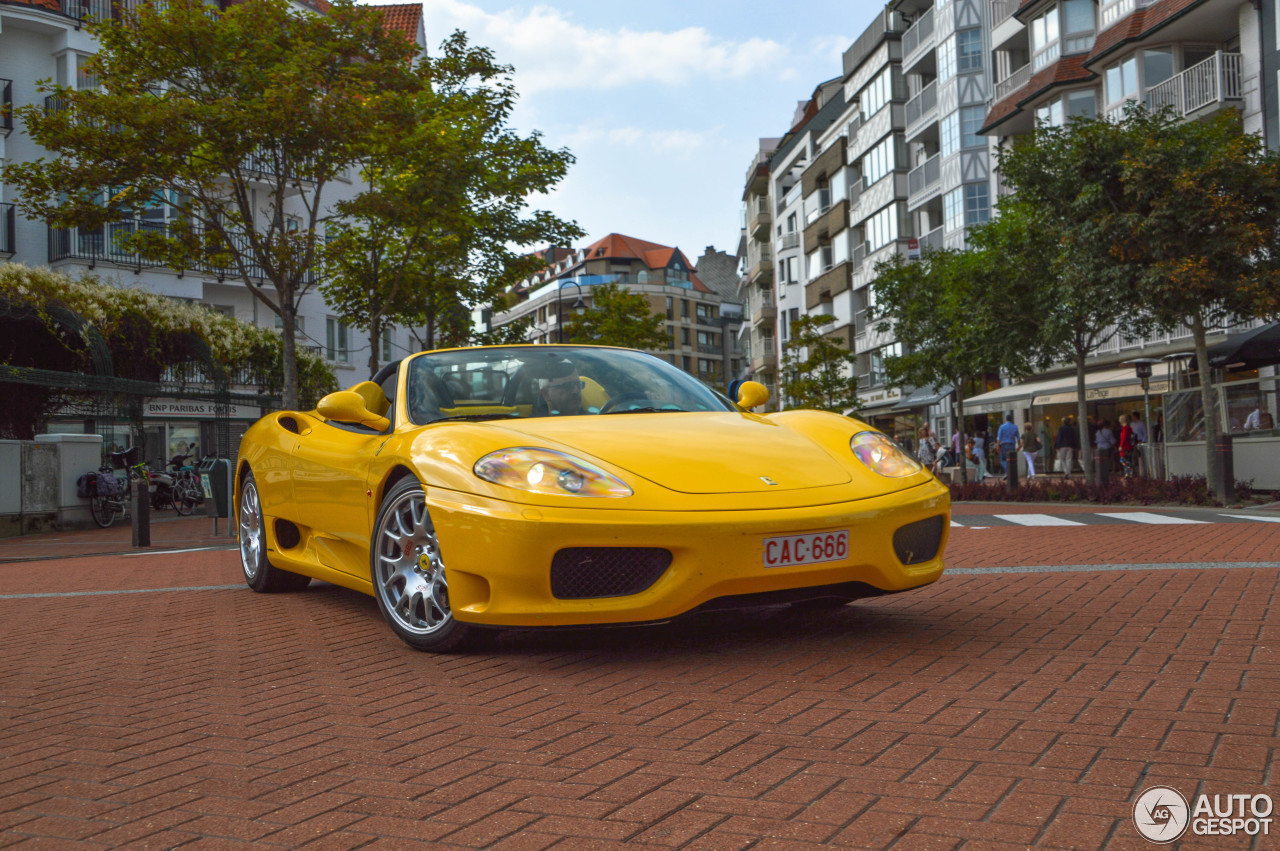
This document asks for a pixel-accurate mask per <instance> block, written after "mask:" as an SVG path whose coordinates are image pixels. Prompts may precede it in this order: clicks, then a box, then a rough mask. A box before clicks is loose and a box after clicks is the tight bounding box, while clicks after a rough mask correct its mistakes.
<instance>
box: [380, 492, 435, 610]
mask: <svg viewBox="0 0 1280 851" xmlns="http://www.w3.org/2000/svg"><path fill="white" fill-rule="evenodd" d="M374 541H375V542H376V543H375V546H376V547H377V550H376V552H375V556H374V558H375V561H374V565H375V567H374V571H375V576H374V585H375V586H376V589H375V590H376V591H377V593H378V595H379V596H380V597H381V598H382V603H383V606H384V608H385V609H386V611H387V612H389V613H390V615H391V617H393V618H395V621H396V623H397V624H398V625H399V626H400V627H401V628H402V629H404V630H405V631H406V632H409V633H412V634H414V635H431V634H433V633H436V632H439V631H440V630H441V629H443V628H444V627H445V626H447V625H448V624H449V623H450V622H451V621H452V620H453V615H452V614H451V613H450V611H449V586H448V583H447V581H446V580H445V571H444V562H443V561H442V560H441V558H440V545H439V542H437V540H436V530H435V527H434V526H433V525H432V524H431V517H430V515H429V514H428V513H427V501H426V498H425V497H424V496H423V494H422V491H420V490H412V491H408V492H406V493H404V494H401V495H400V496H399V497H398V498H397V499H396V501H395V502H394V503H392V504H391V505H390V506H388V507H387V508H386V510H385V511H384V512H383V513H382V522H381V523H380V524H379V526H378V530H377V532H376V533H375V535H374Z"/></svg>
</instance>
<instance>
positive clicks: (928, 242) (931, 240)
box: [920, 225, 946, 251]
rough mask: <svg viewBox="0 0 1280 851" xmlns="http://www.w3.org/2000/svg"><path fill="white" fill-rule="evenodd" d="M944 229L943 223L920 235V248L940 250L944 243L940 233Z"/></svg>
mask: <svg viewBox="0 0 1280 851" xmlns="http://www.w3.org/2000/svg"><path fill="white" fill-rule="evenodd" d="M944 230H946V227H945V226H944V225H939V226H938V227H936V228H934V229H933V230H931V231H929V232H928V233H926V234H925V235H924V236H922V237H920V250H921V251H924V250H925V249H929V250H931V251H941V250H942V249H943V248H944V247H945V245H946V243H945V242H943V239H942V233H943V231H944Z"/></svg>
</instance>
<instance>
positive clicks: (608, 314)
mask: <svg viewBox="0 0 1280 851" xmlns="http://www.w3.org/2000/svg"><path fill="white" fill-rule="evenodd" d="M590 295H591V306H590V307H588V308H587V310H586V312H584V313H582V314H572V315H571V316H570V318H569V321H568V322H567V323H565V326H566V327H565V337H566V340H565V342H569V343H593V344H595V345H598V346H621V347H624V348H629V349H669V348H670V347H671V337H670V336H669V335H668V334H667V331H666V326H665V322H666V317H665V316H664V315H663V314H661V313H653V312H652V307H651V306H650V304H649V299H648V298H646V297H645V296H644V295H642V294H640V293H633V292H631V291H630V290H628V289H626V288H624V287H622V286H621V285H619V284H615V283H609V284H598V285H596V286H593V287H591V288H590ZM567 309H568V308H567V305H566V310H567Z"/></svg>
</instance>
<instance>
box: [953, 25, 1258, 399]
mask: <svg viewBox="0 0 1280 851" xmlns="http://www.w3.org/2000/svg"><path fill="white" fill-rule="evenodd" d="M989 12H990V17H991V36H990V39H991V47H992V65H993V67H994V68H995V69H996V76H997V82H996V85H995V88H994V90H993V94H992V102H991V104H990V106H989V109H988V111H987V114H986V117H985V118H984V120H983V124H982V128H981V130H980V131H979V132H981V133H983V134H986V135H987V136H988V137H989V138H991V139H993V140H996V141H997V142H1005V141H1006V140H1008V139H1010V138H1011V137H1015V136H1018V135H1022V134H1026V133H1030V132H1031V131H1032V130H1033V129H1034V128H1035V127H1036V125H1037V124H1038V123H1047V124H1050V125H1054V126H1061V125H1063V124H1065V123H1066V122H1068V121H1070V120H1071V119H1072V118H1074V117H1077V116H1083V117H1093V116H1099V115H1102V116H1119V115H1121V114H1123V110H1124V108H1125V105H1126V104H1128V103H1130V102H1138V103H1142V104H1144V105H1146V106H1147V107H1148V108H1152V109H1159V108H1163V107H1169V108H1171V109H1172V110H1173V111H1174V113H1175V114H1176V115H1178V116H1180V117H1182V118H1184V119H1186V120H1196V119H1199V118H1203V117H1206V116H1209V115H1211V114H1213V113H1215V112H1217V111H1220V110H1224V109H1236V110H1239V111H1240V113H1241V116H1242V119H1243V124H1244V130H1245V132H1249V133H1259V134H1262V133H1264V131H1265V132H1266V134H1267V139H1268V141H1269V143H1270V144H1271V145H1272V146H1273V147H1274V146H1275V144H1276V130H1275V127H1276V124H1275V122H1276V113H1275V109H1274V104H1275V102H1276V93H1275V89H1276V87H1277V86H1280V79H1277V78H1276V76H1275V75H1274V74H1273V75H1272V76H1271V77H1270V78H1268V77H1267V74H1268V73H1269V71H1268V70H1267V68H1269V67H1272V66H1273V65H1274V48H1275V45H1276V43H1277V34H1276V32H1275V28H1276V22H1277V19H1276V13H1275V4H1274V3H1266V4H1260V5H1259V6H1255V5H1254V4H1253V3H1250V2H1238V0H1198V2H1195V0H1192V1H1191V2H1189V0H1101V2H1095V0H1027V2H1018V0H990V9H989ZM1264 57H1265V58H1266V59H1267V63H1266V66H1265V67H1264V61H1263V60H1264ZM1268 79H1270V80H1273V81H1274V83H1273V84H1272V85H1268ZM1267 104H1272V108H1271V109H1265V107H1266V105H1267ZM991 191H992V192H1004V191H1007V190H1006V189H1005V188H1004V187H1003V186H1002V185H1001V183H1000V178H999V175H998V174H993V176H992V183H991ZM1255 324H1257V323H1245V325H1244V326H1240V327H1249V326H1251V325H1255ZM1231 330H1240V328H1239V327H1237V328H1235V329H1232V328H1220V329H1216V332H1215V336H1213V337H1211V338H1210V341H1209V342H1210V343H1213V342H1214V341H1215V340H1219V339H1222V338H1223V337H1225V336H1226V335H1227V333H1228V332H1229V331H1231ZM1190 344H1191V334H1190V332H1189V331H1186V330H1175V331H1173V332H1162V333H1159V334H1155V335H1152V336H1149V337H1145V338H1143V337H1137V338H1130V337H1125V336H1123V335H1117V336H1114V337H1112V338H1111V339H1110V340H1109V341H1107V342H1106V343H1104V344H1103V345H1102V346H1101V347H1100V349H1099V350H1098V351H1097V352H1095V353H1094V354H1093V356H1092V357H1091V358H1090V362H1089V369H1090V372H1089V375H1088V377H1087V392H1088V393H1089V395H1090V400H1091V401H1090V406H1091V409H1093V408H1096V409H1097V410H1098V412H1099V414H1100V415H1102V416H1107V417H1109V418H1111V419H1114V417H1115V415H1116V413H1117V412H1119V411H1122V410H1126V409H1133V408H1136V407H1139V406H1140V405H1141V404H1142V402H1143V394H1142V388H1141V387H1140V386H1139V384H1138V382H1137V379H1136V378H1135V377H1134V370H1133V368H1132V367H1126V366H1124V365H1123V364H1124V363H1125V362H1126V361H1129V360H1132V359H1134V358H1139V357H1145V358H1157V359H1166V364H1164V365H1158V366H1157V368H1156V374H1155V376H1154V378H1153V379H1152V381H1151V383H1150V388H1149V389H1150V390H1151V392H1152V393H1153V394H1154V398H1155V401H1154V405H1155V410H1156V411H1157V412H1160V411H1161V407H1162V405H1161V395H1162V394H1163V393H1164V392H1165V391H1167V390H1172V389H1174V388H1175V387H1176V386H1177V383H1178V380H1177V371H1178V369H1177V368H1178V366H1179V365H1181V366H1185V365H1186V364H1187V362H1188V360H1189V354H1188V349H1189V347H1190ZM1267 370H1268V368H1264V370H1263V371H1264V372H1266V371H1267ZM1065 372H1066V367H1065V365H1064V366H1063V367H1062V368H1060V369H1057V370H1054V371H1053V372H1050V373H1046V374H1045V375H1041V376H1036V377H1034V378H1032V379H1030V380H1028V381H1026V382H1022V383H1020V384H1018V385H1014V386H1011V387H1004V388H1000V389H998V390H994V391H991V392H989V393H987V394H984V395H981V396H977V397H975V398H974V399H972V400H970V401H971V402H972V406H971V407H969V406H968V405H967V406H966V409H967V410H972V411H973V412H974V413H975V414H984V413H997V412H999V411H1004V410H1011V409H1012V410H1016V411H1017V412H1018V415H1019V417H1020V418H1021V417H1024V416H1025V417H1030V418H1031V419H1033V420H1035V421H1041V420H1044V419H1049V420H1052V421H1054V422H1056V421H1057V420H1058V419H1060V418H1061V417H1062V416H1065V415H1067V414H1069V413H1074V410H1075V403H1076V394H1075V392H1074V387H1070V388H1066V387H1063V388H1058V389H1051V386H1052V385H1053V384H1054V382H1055V381H1058V383H1062V382H1061V378H1060V376H1061V375H1063V374H1065Z"/></svg>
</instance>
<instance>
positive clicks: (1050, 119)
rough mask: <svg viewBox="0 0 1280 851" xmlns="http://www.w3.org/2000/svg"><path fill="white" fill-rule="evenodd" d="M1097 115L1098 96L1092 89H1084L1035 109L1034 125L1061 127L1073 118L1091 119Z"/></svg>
mask: <svg viewBox="0 0 1280 851" xmlns="http://www.w3.org/2000/svg"><path fill="white" fill-rule="evenodd" d="M1097 114H1098V95H1097V93H1096V92H1095V91H1094V90H1093V89H1085V90H1083V91H1079V92H1070V93H1069V94H1067V95H1065V96H1064V97H1061V98H1055V99H1054V100H1052V101H1050V102H1048V103H1046V104H1042V105H1040V106H1038V107H1036V123H1037V124H1048V125H1050V126H1051V127H1061V126H1062V125H1063V124H1065V123H1067V122H1069V121H1071V119H1073V118H1092V117H1094V116H1095V115H1097Z"/></svg>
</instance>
